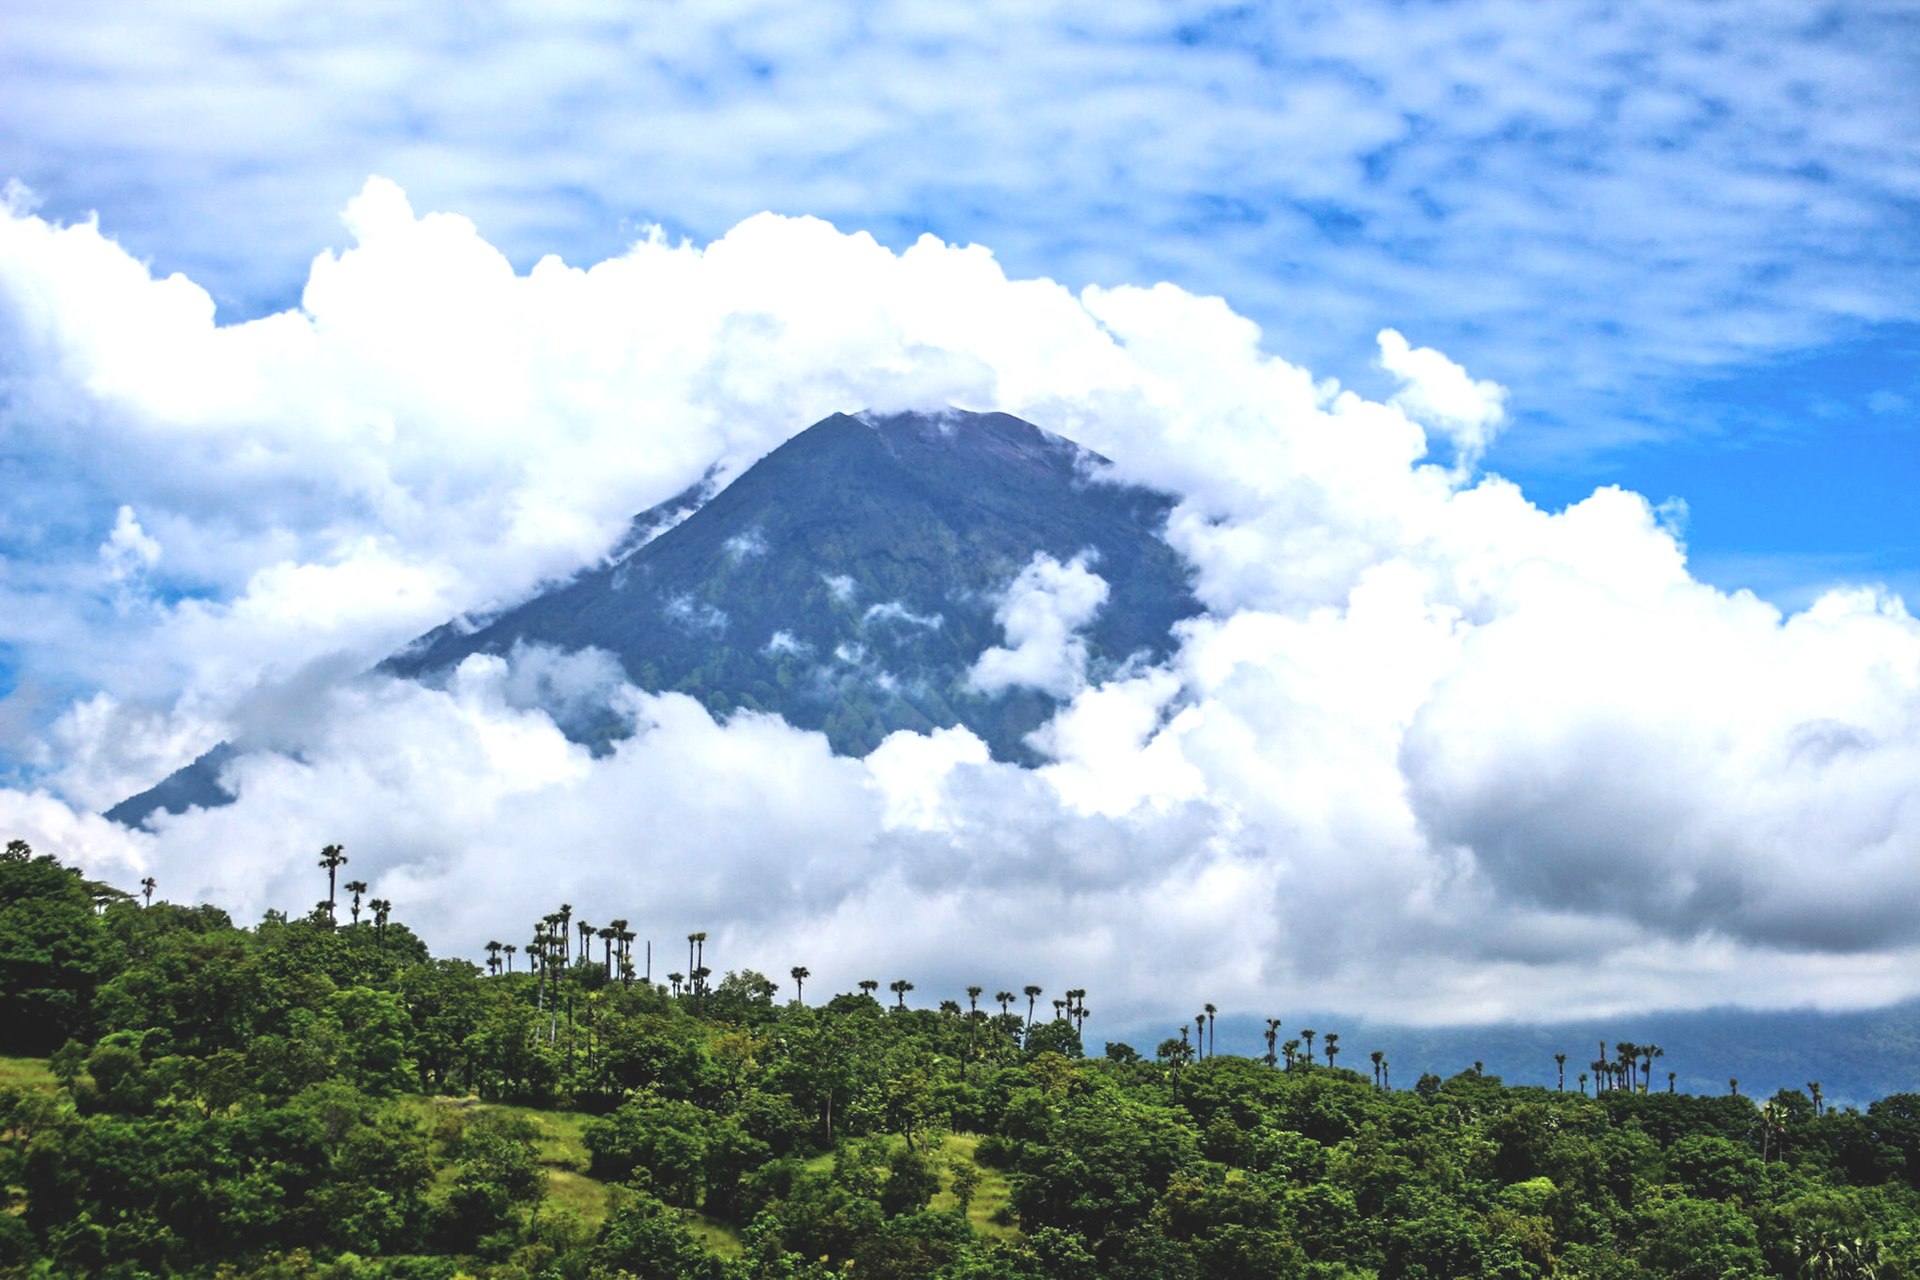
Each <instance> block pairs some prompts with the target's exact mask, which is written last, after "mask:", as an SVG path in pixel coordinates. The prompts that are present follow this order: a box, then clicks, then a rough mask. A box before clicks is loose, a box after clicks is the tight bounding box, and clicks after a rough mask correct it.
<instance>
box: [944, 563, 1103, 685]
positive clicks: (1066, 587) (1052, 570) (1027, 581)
mask: <svg viewBox="0 0 1920 1280" xmlns="http://www.w3.org/2000/svg"><path fill="white" fill-rule="evenodd" d="M1088 560H1089V557H1088V555H1087V554H1086V553H1085V552H1082V553H1081V554H1079V555H1077V556H1075V557H1074V558H1073V559H1071V560H1069V561H1068V562H1067V563H1065V564H1061V563H1060V562H1059V561H1058V560H1055V559H1054V558H1053V557H1052V556H1050V555H1048V554H1047V553H1046V552H1044V551H1037V552H1035V553H1034V556H1033V559H1032V560H1031V561H1030V562H1028V564H1027V566H1026V567H1025V568H1024V569H1022V570H1020V572H1019V574H1018V575H1016V576H1015V578H1014V580H1013V581H1012V582H1011V583H1009V584H1008V585H1007V591H1006V595H1005V596H1004V597H1003V598H1002V599H1001V601H1000V604H999V606H998V607H997V608H995V609H994V611H993V616H994V619H995V620H996V621H997V622H999V624H1000V629H1001V630H1002V631H1003V632H1004V633H1005V634H1006V638H1007V642H1008V643H1007V645H1006V646H1005V647H996V648H992V649H988V650H987V651H986V652H984V653H982V654H981V655H980V657H979V660H978V661H976V662H975V663H974V664H973V669H972V670H971V671H969V672H968V673H967V679H968V682H969V683H971V684H972V685H973V687H974V688H976V689H979V690H981V691H983V692H986V693H1001V692H1003V691H1005V690H1007V689H1038V690H1040V691H1041V692H1042V693H1050V694H1052V695H1053V696H1054V697H1056V698H1065V697H1070V696H1071V695H1073V694H1075V693H1078V692H1079V691H1080V690H1081V689H1083V688H1085V687H1086V683H1087V642H1086V640H1085V639H1083V638H1082V637H1081V636H1080V635H1078V634H1077V633H1078V632H1079V631H1080V630H1082V629H1083V628H1084V627H1086V625H1087V624H1088V623H1090V622H1092V621H1093V619H1094V615H1095V614H1097V613H1099V612H1100V606H1102V605H1104V604H1105V603H1106V602H1107V581H1106V579H1105V578H1102V577H1101V576H1100V575H1099V574H1097V573H1094V572H1093V571H1092V570H1090V569H1088V568H1087V562H1088Z"/></svg>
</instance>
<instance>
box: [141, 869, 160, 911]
mask: <svg viewBox="0 0 1920 1280" xmlns="http://www.w3.org/2000/svg"><path fill="white" fill-rule="evenodd" d="M158 884H159V881H157V880H155V879H154V878H153V877H152V876H147V877H146V878H145V879H143V880H141V881H140V895H141V896H142V897H143V898H145V899H146V903H145V905H146V906H149V907H150V906H152V905H153V891H154V889H155V887H156V886H157V885H158Z"/></svg>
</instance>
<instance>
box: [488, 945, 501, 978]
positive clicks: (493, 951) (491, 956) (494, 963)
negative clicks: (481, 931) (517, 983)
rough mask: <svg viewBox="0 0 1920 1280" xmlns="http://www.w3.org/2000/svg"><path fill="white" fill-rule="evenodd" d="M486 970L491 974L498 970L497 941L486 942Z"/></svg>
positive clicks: (498, 953)
mask: <svg viewBox="0 0 1920 1280" xmlns="http://www.w3.org/2000/svg"><path fill="white" fill-rule="evenodd" d="M487 972H488V973H493V974H497V973H499V972H500V944H499V943H498V942H489V943H488V944H487Z"/></svg>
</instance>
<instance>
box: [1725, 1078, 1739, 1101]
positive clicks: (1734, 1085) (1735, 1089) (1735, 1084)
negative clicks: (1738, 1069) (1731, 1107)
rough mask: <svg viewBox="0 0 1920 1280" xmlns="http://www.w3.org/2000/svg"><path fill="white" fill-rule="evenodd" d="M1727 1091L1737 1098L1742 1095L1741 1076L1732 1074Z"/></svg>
mask: <svg viewBox="0 0 1920 1280" xmlns="http://www.w3.org/2000/svg"><path fill="white" fill-rule="evenodd" d="M1727 1092H1728V1093H1730V1094H1732V1095H1733V1096H1734V1097H1736V1098H1737V1097H1739V1096H1740V1077H1739V1076H1732V1077H1729V1078H1728V1080H1727Z"/></svg>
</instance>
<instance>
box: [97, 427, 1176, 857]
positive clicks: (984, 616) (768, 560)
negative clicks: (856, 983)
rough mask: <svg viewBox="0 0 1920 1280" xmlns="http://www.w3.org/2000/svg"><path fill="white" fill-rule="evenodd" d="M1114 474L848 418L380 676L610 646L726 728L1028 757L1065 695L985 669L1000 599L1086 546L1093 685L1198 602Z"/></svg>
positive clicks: (1163, 644)
mask: <svg viewBox="0 0 1920 1280" xmlns="http://www.w3.org/2000/svg"><path fill="white" fill-rule="evenodd" d="M1104 463H1105V459H1103V458H1101V457H1100V456H1099V455H1097V454H1094V453H1092V452H1090V451H1088V450H1085V449H1082V448H1080V447H1079V446H1078V445H1075V444H1074V443H1072V442H1071V441H1068V440H1066V439H1063V438H1061V437H1059V436H1056V435H1052V434H1050V433H1048V432H1045V431H1042V430H1041V429H1040V428H1038V427H1035V426H1033V425H1032V424H1031V423H1027V422H1023V421H1021V420H1020V419H1018V418H1015V417H1011V416H1009V415H1007V414H997V413H987V414H975V413H963V412H959V411H951V410H950V411H947V412H943V413H938V414H919V413H909V414H898V415H893V416H885V417H882V416H875V415H870V414H861V415H847V414H836V415H834V416H833V417H830V418H827V419H824V420H823V421H821V422H818V423H815V424H814V425H813V426H811V427H809V428H808V429H807V430H805V431H803V432H801V433H800V434H799V435H797V436H794V437H793V438H792V439H790V440H788V441H787V442H786V443H785V444H783V445H781V446H780V447H779V448H778V449H775V450H774V451H773V452H772V453H770V454H768V455H767V456H766V457H765V458H762V459H761V460H760V461H759V462H757V463H755V464H754V465H753V466H752V467H750V468H748V469H747V470H746V471H745V472H743V473H742V474H741V475H740V476H739V477H738V478H737V479H736V480H734V481H733V483H732V484H730V485H728V486H726V487H725V488H724V489H721V490H720V491H719V492H717V493H713V494H711V496H708V495H707V493H706V492H705V491H704V490H703V489H700V488H696V489H695V490H690V491H688V493H686V494H683V495H681V496H680V497H679V498H677V499H675V500H674V501H673V502H671V503H668V504H663V506H661V507H657V508H654V509H653V510H651V511H649V512H647V513H644V514H643V515H641V516H639V517H636V518H635V521H634V523H633V527H632V529H631V530H630V532H629V534H628V535H627V536H626V537H625V538H623V539H622V540H621V542H620V543H619V544H618V545H617V546H616V547H615V548H614V549H613V551H612V552H611V553H610V554H609V555H608V557H607V558H606V559H605V560H604V561H602V562H601V563H599V564H597V565H594V566H592V567H590V568H588V569H586V570H585V571H583V572H582V573H580V574H579V575H578V576H576V577H575V578H573V579H572V580H570V581H568V582H565V583H562V584H559V585H556V586H553V587H551V588H549V589H546V590H543V591H541V592H539V593H538V594H536V595H535V596H533V597H532V598H531V599H529V600H527V601H525V602H523V603H521V604H519V605H517V606H515V607H513V608H511V609H508V610H506V611H504V612H502V613H499V614H497V615H495V616H493V617H490V618H485V619H456V620H454V621H452V622H449V623H448V624H446V625H444V626H442V627H439V628H437V629H435V630H434V631H431V632H429V633H427V634H426V635H424V636H422V637H420V638H419V639H418V640H416V641H415V642H414V643H412V644H411V645H409V646H407V648H406V649H404V650H403V651H402V652H400V653H398V654H396V655H394V656H393V657H392V658H389V659H388V660H387V661H386V662H385V663H383V664H382V665H381V670H382V671H384V672H386V673H388V674H390V675H396V676H401V677H406V678H412V679H419V680H426V681H433V680H436V679H438V678H441V677H443V676H444V675H445V673H447V672H449V671H451V670H452V669H453V668H454V667H456V666H458V665H459V663H460V662H461V661H462V660H463V659H465V658H466V657H468V656H469V655H472V654H479V653H486V654H500V655H507V654H510V653H512V652H513V650H514V649H515V648H516V647H517V646H523V645H543V646H549V647H552V648H554V649H559V650H565V651H572V650H578V649H583V648H587V647H593V648H598V649H601V650H604V651H606V652H607V653H610V654H611V655H613V656H614V657H615V658H616V659H617V660H618V661H619V663H620V665H621V666H622V667H623V668H624V669H625V672H626V674H627V677H628V679H629V680H631V681H632V682H633V683H634V684H636V685H638V686H640V687H641V688H644V689H647V690H650V691H655V692H660V691H677V692H682V693H686V694H689V695H691V696H693V697H695V698H697V699H699V700H700V701H701V702H702V703H704V704H705V705H706V707H707V708H708V709H709V710H710V711H712V712H713V713H714V714H715V715H721V716H724V715H727V714H731V713H733V712H735V711H738V710H742V709H750V710H760V711H771V712H776V713H778V714H779V715H781V716H783V717H784V718H785V719H786V720H788V721H789V722H790V723H792V724H794V725H797V726H800V727H802V728H807V729H817V730H820V731H822V732H824V733H825V734H826V736H827V738H828V740H829V742H830V743H831V744H832V746H833V749H834V750H835V751H837V752H841V753H843V754H854V755H861V754H865V753H866V752H867V751H869V750H871V749H872V748H873V747H874V746H876V745H877V744H878V743H879V742H880V740H881V739H882V738H883V737H885V736H886V735H887V734H888V733H891V732H893V731H894V730H896V729H913V730H922V731H924V730H929V729H933V728H939V727H945V726H951V725H965V726H967V727H968V728H969V729H971V730H972V731H973V732H975V733H976V734H978V735H979V736H980V737H981V738H982V739H984V740H985V741H986V742H987V744H988V745H989V747H990V748H991V749H992V751H993V753H994V755H995V756H996V757H998V758H1000V759H1007V760H1018V761H1031V759H1032V752H1031V749H1030V748H1029V747H1027V746H1026V745H1025V743H1024V741H1023V739H1024V738H1025V736H1026V735H1027V734H1029V733H1030V732H1032V730H1034V729H1035V728H1037V727H1038V726H1039V725H1040V724H1042V723H1043V722H1044V721H1045V720H1046V719H1047V717H1048V716H1049V715H1051V714H1052V712H1053V711H1054V709H1055V708H1056V707H1057V706H1058V701H1057V699H1056V697H1055V696H1054V695H1052V694H1049V693H1047V692H1043V691H1041V690H1039V689H1035V688H1030V687H1016V688H1008V689H1001V690H999V691H996V692H989V691H985V690H983V689H981V688H978V687H976V686H975V685H974V684H973V683H972V682H970V680H969V678H968V676H969V672H970V671H971V670H972V669H973V666H974V664H975V663H976V662H977V661H978V660H979V658H980V655H981V654H982V653H983V652H985V651H987V650H988V649H990V648H993V647H995V646H999V645H1002V644H1004V643H1005V640H1006V637H1005V634H1004V631H1003V628H1002V626H1001V623H1000V621H999V619H998V618H997V617H996V610H997V609H998V608H999V607H1000V605H1001V602H1002V601H1003V599H1004V598H1005V594H1006V592H1007V590H1008V588H1009V586H1010V584H1011V583H1012V582H1013V581H1014V580H1015V578H1016V577H1017V576H1018V575H1019V574H1020V572H1021V571H1022V570H1023V569H1024V568H1026V567H1027V566H1028V565H1029V564H1031V563H1032V562H1033V560H1034V557H1035V555H1036V554H1042V553H1043V554H1045V555H1047V556H1051V557H1052V558H1054V559H1055V560H1057V561H1060V562H1063V563H1064V562H1068V561H1070V560H1071V559H1072V558H1073V557H1076V556H1085V557H1087V564H1088V566H1089V567H1090V569H1091V571H1092V572H1094V573H1097V574H1098V575H1099V576H1100V577H1101V578H1102V579H1104V580H1105V582H1106V583H1107V587H1108V594H1107V598H1106V600H1105V602H1104V604H1103V605H1102V606H1101V607H1100V609H1099V610H1098V612H1097V613H1095V614H1094V616H1093V617H1092V618H1091V620H1090V621H1089V622H1088V623H1087V624H1086V626H1085V627H1084V629H1083V630H1081V631H1080V632H1079V636H1080V638H1081V640H1082V641H1083V642H1084V646H1085V652H1086V671H1087V675H1088V676H1089V678H1091V679H1094V680H1098V679H1099V678H1101V677H1102V676H1104V675H1108V674H1111V673H1112V672H1114V671H1115V670H1118V669H1119V668H1120V667H1121V666H1122V665H1123V664H1125V663H1127V662H1128V661H1130V660H1134V659H1140V658H1144V659H1148V660H1152V659H1157V658H1160V657H1163V656H1165V654H1166V653H1167V651H1168V649H1169V647H1170V645H1171V644H1172V636H1171V634H1170V633H1171V628H1172V627H1173V625H1174V624H1175V623H1176V622H1178V621H1179V620H1181V619H1182V618H1186V617H1190V616H1192V615H1194V614H1196V613H1198V612H1199V610H1200V606H1199V604H1198V602H1197V601H1196V600H1195V599H1194V597H1193V595H1192V592H1191V590H1190V583H1189V571H1188V567H1187V565H1186V563H1185V562H1184V561H1183V560H1182V559H1181V558H1180V557H1179V555H1178V554H1177V553H1176V552H1175V551H1174V550H1173V549H1172V548H1171V547H1170V546H1169V545H1168V544H1167V543H1166V542H1165V541H1164V540H1163V538H1162V537H1161V532H1162V529H1163V527H1164V525H1165V521H1166V517H1167V513H1168V511H1169V510H1170V508H1171V506H1172V500H1171V499H1170V498H1169V497H1167V496H1166V495H1164V494H1160V493H1155V492H1152V491H1149V490H1145V489H1140V488H1134V487H1129V486H1124V485H1119V484H1114V483H1111V482H1109V481H1106V480H1104V479H1102V478H1101V472H1102V470H1103V468H1104ZM689 512H690V514H689ZM662 530H664V531H662ZM563 728H566V729H567V731H568V732H569V734H570V735H572V736H574V737H575V738H576V739H578V740H584V741H587V742H589V743H591V744H592V745H594V746H596V747H604V746H606V745H609V744H610V743H611V742H612V741H613V740H614V739H616V738H617V737H619V736H620V735H621V734H623V733H624V732H626V727H625V725H624V724H623V722H621V721H620V720H618V719H617V718H616V717H614V716H613V715H611V714H608V715H606V716H599V717H596V716H592V715H588V716H585V717H577V718H576V719H575V720H574V721H573V722H570V723H566V724H563ZM243 745H244V744H243ZM221 763H223V761H222V760H220V759H215V758H212V757H209V758H203V759H202V760H201V761H196V762H195V764H194V765H191V766H189V767H188V768H187V769H186V770H182V771H181V772H180V773H177V774H175V775H173V777H171V778H169V779H167V780H166V781H164V782H162V783H161V784H160V785H159V786H158V787H156V788H154V789H153V790H151V791H148V792H145V793H142V795H140V796H136V797H133V798H132V799H130V800H128V801H125V802H123V803H122V804H121V805H119V806H116V807H115V808H114V809H112V810H110V811H109V812H108V816H109V817H112V818H115V819H117V820H119V821H122V822H126V823H129V824H137V823H139V822H141V821H144V820H145V818H146V817H147V816H148V815H150V814H151V813H153V812H154V811H156V810H158V809H163V808H164V809H169V810H174V811H178V809H180V808H184V807H185V805H186V804H188V803H195V804H206V803H211V802H217V801H218V800H219V799H220V798H221V797H222V796H224V792H222V791H221V790H220V789H219V787H218V784H217V772H218V767H219V765H220V764H221ZM196 775H204V776H196Z"/></svg>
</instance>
